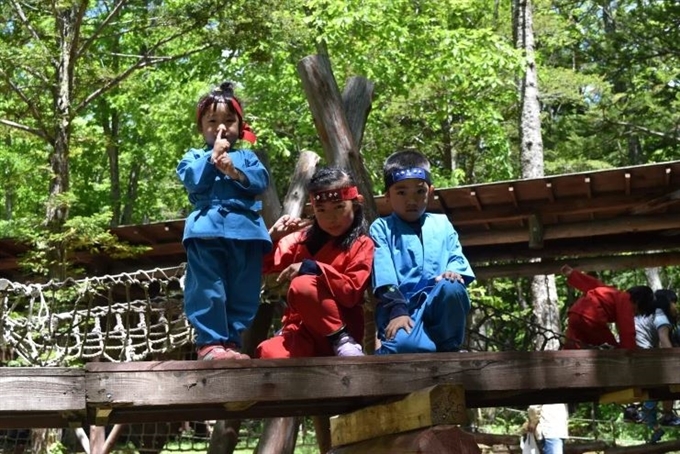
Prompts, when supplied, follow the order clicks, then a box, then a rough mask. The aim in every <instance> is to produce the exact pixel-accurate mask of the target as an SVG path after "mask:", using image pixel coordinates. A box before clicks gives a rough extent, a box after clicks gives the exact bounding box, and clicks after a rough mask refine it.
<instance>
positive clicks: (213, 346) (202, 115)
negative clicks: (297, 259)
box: [177, 82, 272, 360]
mask: <svg viewBox="0 0 680 454" xmlns="http://www.w3.org/2000/svg"><path fill="white" fill-rule="evenodd" d="M196 122H197V126H198V130H199V132H200V133H201V134H202V135H203V138H204V139H205V143H206V146H205V147H204V148H201V149H191V150H189V151H187V152H186V153H185V154H184V156H183V157H182V160H181V161H180V163H179V165H178V166H177V175H178V176H179V179H180V180H181V181H182V183H183V184H184V187H185V188H186V189H187V192H188V193H189V201H190V202H191V203H192V205H193V207H194V211H193V212H192V213H191V214H190V215H189V216H188V217H187V219H186V223H185V226H184V238H183V244H184V248H185V249H186V252H187V272H186V277H185V281H184V312H185V313H186V316H187V319H188V320H189V322H190V323H191V325H192V326H193V328H194V331H195V332H196V345H197V350H198V358H199V359H205V360H220V359H248V356H247V355H245V354H242V353H240V352H239V348H240V346H241V332H242V331H243V330H245V329H246V328H249V327H250V325H251V323H252V321H253V319H254V318H255V313H256V312H257V308H258V305H259V303H260V285H261V276H262V262H263V256H264V254H265V253H267V252H269V251H270V250H271V247H272V242H271V239H270V237H269V233H268V232H267V228H266V226H265V224H264V221H263V220H262V217H261V216H260V214H259V213H258V210H259V209H260V208H261V206H262V202H260V201H256V200H255V197H256V196H257V195H258V194H261V193H263V192H264V191H265V190H266V189H267V186H268V185H269V174H268V173H267V170H266V169H265V167H264V166H263V165H262V163H261V162H260V160H259V159H258V157H257V155H256V154H255V153H254V152H253V151H252V149H251V148H252V145H253V144H254V142H255V135H254V134H253V133H252V132H251V131H250V128H249V127H248V125H247V124H246V123H245V122H244V120H243V109H242V107H241V102H240V101H239V100H238V98H236V96H234V87H233V84H232V83H230V82H225V83H223V84H222V85H220V86H219V87H218V88H215V89H213V90H212V91H210V92H209V93H208V94H206V95H205V96H203V97H201V99H200V100H199V101H198V106H197V109H196Z"/></svg>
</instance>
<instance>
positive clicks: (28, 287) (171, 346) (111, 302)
mask: <svg viewBox="0 0 680 454" xmlns="http://www.w3.org/2000/svg"><path fill="white" fill-rule="evenodd" d="M184 271H185V268H184V266H180V267H174V268H164V269H161V268H156V269H153V270H148V271H141V270H140V271H136V272H133V273H122V274H118V275H112V276H111V275H106V276H101V277H90V278H87V279H81V280H75V279H68V280H65V281H63V282H56V281H50V282H47V283H44V284H35V283H28V284H21V283H16V282H11V281H9V280H6V279H0V302H1V304H0V352H1V353H2V356H0V363H4V364H7V363H8V362H10V361H15V362H18V364H16V365H32V366H42V367H47V366H71V365H76V364H78V363H82V362H88V361H93V360H97V361H110V362H129V361H140V360H144V359H149V358H151V357H154V358H158V357H162V356H164V355H167V354H171V353H175V354H176V353H177V352H179V351H181V350H182V347H184V346H188V345H190V344H191V341H192V336H193V330H192V329H191V326H190V325H189V323H188V322H187V319H186V317H185V316H184V312H183V308H182V304H183V293H182V288H183V285H182V284H183V276H184ZM266 287H267V286H266V285H265V288H264V290H265V291H266V290H267V288H266ZM272 291H275V292H277V294H280V291H281V290H280V289H274V290H272ZM271 299H272V298H271V295H267V293H266V292H263V294H262V301H263V302H269V301H270V300H271ZM527 317H528V318H527ZM563 340H564V339H563V336H562V334H561V333H558V332H555V331H553V330H551V329H549V328H546V327H545V326H542V325H541V324H539V323H535V320H532V315H531V312H530V310H529V311H527V310H525V311H524V312H523V313H520V314H515V313H513V312H510V311H509V310H507V309H505V310H504V309H499V308H496V307H492V306H490V305H484V304H479V303H478V302H476V301H475V302H474V303H473V309H472V311H471V317H470V320H469V323H468V336H467V345H466V349H467V350H470V351H499V350H502V351H509V350H523V351H531V350H541V349H548V348H549V349H556V348H559V345H561V344H562V343H563Z"/></svg>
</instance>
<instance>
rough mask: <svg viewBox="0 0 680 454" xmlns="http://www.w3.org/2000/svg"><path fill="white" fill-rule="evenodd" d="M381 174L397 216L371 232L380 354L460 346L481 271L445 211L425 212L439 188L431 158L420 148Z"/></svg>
mask: <svg viewBox="0 0 680 454" xmlns="http://www.w3.org/2000/svg"><path fill="white" fill-rule="evenodd" d="M383 177H384V180H385V190H386V194H385V198H386V200H387V201H388V203H389V204H390V205H391V207H392V214H391V215H389V216H386V217H382V218H379V219H376V220H375V221H374V222H373V224H372V225H371V229H370V235H371V238H373V241H374V242H375V255H374V258H373V289H374V293H375V295H376V297H377V299H378V303H377V305H376V327H377V329H378V338H379V340H380V344H381V345H380V347H379V348H378V349H377V350H376V354H388V353H418V352H451V351H458V350H460V347H461V344H462V343H463V340H464V338H465V325H466V317H467V314H468V312H469V310H470V299H469V297H468V293H467V287H466V286H467V285H468V284H470V282H472V281H473V280H474V279H475V275H474V273H473V272H472V269H471V268H470V264H469V263H468V260H467V258H465V256H464V255H463V250H462V247H461V245H460V242H459V240H458V233H457V232H456V231H455V230H454V228H453V226H452V225H451V222H450V221H449V219H448V218H447V217H446V215H443V214H433V213H426V212H425V211H426V209H427V203H428V200H429V199H430V197H432V195H433V192H434V186H432V181H431V179H430V163H429V161H428V160H427V158H426V157H425V156H424V155H423V154H422V153H420V152H419V151H416V150H404V151H398V152H396V153H393V154H392V155H390V156H389V157H388V158H387V160H386V161H385V165H384V166H383Z"/></svg>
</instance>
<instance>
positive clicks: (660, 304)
mask: <svg viewBox="0 0 680 454" xmlns="http://www.w3.org/2000/svg"><path fill="white" fill-rule="evenodd" d="M674 295H675V293H674V292H673V291H672V290H666V289H662V290H657V291H656V292H654V304H653V307H652V308H651V310H642V311H641V310H638V312H643V314H639V315H636V316H635V340H636V343H637V346H638V348H642V349H649V348H673V343H672V331H673V327H674V326H675V324H676V322H677V314H678V313H677V310H676V308H675V304H673V301H676V300H677V296H675V297H674ZM644 312H647V313H649V314H648V315H644ZM662 408H663V416H662V417H661V420H660V421H659V418H658V415H657V401H655V400H647V401H645V402H643V403H642V411H641V412H639V413H636V409H635V406H629V407H627V409H626V413H624V417H626V416H627V418H626V419H629V418H630V416H631V415H633V416H634V417H635V419H637V417H639V418H640V420H641V421H640V422H644V423H646V425H647V427H649V428H650V429H651V430H652V435H651V438H650V441H651V442H652V443H656V442H657V441H659V440H660V439H661V437H663V435H664V433H665V432H664V430H663V429H662V428H661V427H659V426H660V425H661V426H672V427H677V426H680V418H678V417H677V416H676V415H675V412H674V411H673V401H672V400H665V401H663V402H662Z"/></svg>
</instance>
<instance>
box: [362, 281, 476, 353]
mask: <svg viewBox="0 0 680 454" xmlns="http://www.w3.org/2000/svg"><path fill="white" fill-rule="evenodd" d="M421 298H422V296H421ZM469 311H470V298H469V296H468V293H467V289H466V288H465V286H464V285H463V284H461V283H460V282H450V281H448V280H446V279H442V280H441V281H439V282H438V283H436V284H435V285H434V287H432V289H431V290H430V292H429V294H427V297H426V299H425V301H423V303H422V304H419V305H416V306H415V307H412V308H411V307H410V306H409V314H410V316H411V319H413V322H414V325H413V328H412V330H411V332H410V333H406V331H405V330H403V329H400V330H399V331H398V332H397V334H396V336H395V337H394V339H391V340H387V339H385V327H386V326H387V324H388V323H389V313H388V311H385V310H378V311H377V314H376V317H377V320H376V323H377V326H378V329H379V332H378V335H379V337H380V341H381V346H380V348H379V349H378V350H376V352H375V353H376V355H386V354H391V353H424V352H455V351H458V350H459V349H460V346H461V344H462V343H463V340H464V339H465V326H466V320H467V314H468V312H469Z"/></svg>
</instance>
